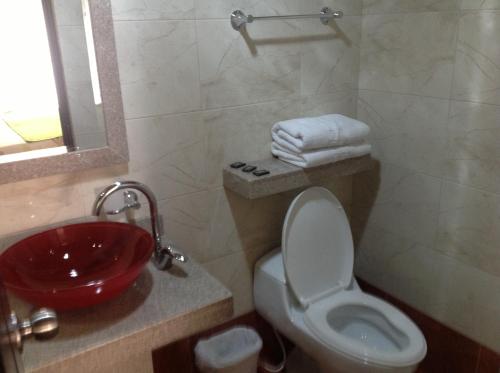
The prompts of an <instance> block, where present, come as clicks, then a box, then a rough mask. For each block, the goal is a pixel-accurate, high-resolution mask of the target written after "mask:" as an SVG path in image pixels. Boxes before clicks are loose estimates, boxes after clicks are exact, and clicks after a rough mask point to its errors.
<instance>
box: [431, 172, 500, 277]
mask: <svg viewBox="0 0 500 373" xmlns="http://www.w3.org/2000/svg"><path fill="white" fill-rule="evenodd" d="M498 226H500V196H498V195H495V194H490V193H485V192H481V191H479V190H476V189H471V188H468V187H465V186H461V185H459V184H454V183H448V182H445V183H444V184H443V191H442V197H441V203H440V211H439V229H438V239H437V242H436V250H438V251H440V252H442V253H443V254H445V255H448V256H451V257H453V258H456V259H458V260H460V261H462V262H463V263H464V264H465V265H467V266H473V267H476V268H478V269H480V270H483V271H485V272H489V273H491V274H492V275H495V276H498V277H500V255H499V254H498V246H499V244H500V232H499V230H498Z"/></svg>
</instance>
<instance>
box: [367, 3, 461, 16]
mask: <svg viewBox="0 0 500 373" xmlns="http://www.w3.org/2000/svg"><path fill="white" fill-rule="evenodd" d="M460 1H461V0H418V1H415V0H363V14H390V13H415V12H435V11H447V10H457V9H458V8H459V3H460ZM465 1H467V0H465Z"/></svg>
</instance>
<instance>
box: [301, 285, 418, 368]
mask: <svg viewBox="0 0 500 373" xmlns="http://www.w3.org/2000/svg"><path fill="white" fill-rule="evenodd" d="M304 322H305V325H306V326H307V327H308V329H309V330H310V331H311V332H312V333H313V334H314V335H315V336H316V337H317V338H318V339H319V340H320V341H322V342H323V343H324V344H326V345H327V346H328V347H329V348H331V349H334V350H336V351H339V352H341V353H343V354H345V355H348V356H350V357H352V358H355V359H358V360H361V361H364V362H369V363H371V364H378V365H384V366H390V367H400V366H408V365H411V364H416V363H418V362H419V361H420V360H422V358H423V357H424V356H425V353H426V350H427V347H426V344H425V339H424V337H423V335H422V333H421V332H420V330H419V329H418V328H417V327H416V326H415V325H414V324H413V322H412V321H411V320H410V319H409V318H408V317H407V316H406V315H404V314H403V313H402V312H401V311H399V310H398V309H397V308H395V307H394V306H392V305H390V304H389V303H387V302H384V301H383V300H381V299H378V298H376V297H374V296H371V295H369V294H365V293H363V292H361V291H343V292H341V293H337V294H335V295H334V296H330V297H327V298H324V299H322V300H320V301H318V302H315V303H313V304H311V305H310V306H309V307H308V309H307V310H306V311H305V315H304Z"/></svg>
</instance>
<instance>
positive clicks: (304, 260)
mask: <svg viewBox="0 0 500 373" xmlns="http://www.w3.org/2000/svg"><path fill="white" fill-rule="evenodd" d="M281 244H282V252H283V262H284V266H285V273H286V277H287V280H288V283H289V285H290V287H291V289H292V291H293V293H294V294H295V296H296V297H297V299H298V300H299V302H300V303H301V304H302V305H303V306H304V307H307V306H308V305H309V304H311V303H313V302H315V301H316V300H318V299H321V298H323V297H325V296H328V295H330V294H333V293H335V292H337V291H340V290H343V289H345V288H346V287H347V286H348V285H349V283H350V281H351V278H352V270H353V263H354V248H353V243H352V235H351V230H350V227H349V221H348V220H347V216H346V214H345V212H344V209H343V207H342V205H341V204H340V202H339V201H338V199H337V198H335V196H334V195H333V194H332V193H331V192H330V191H328V190H327V189H325V188H320V187H313V188H309V189H307V190H305V191H304V192H302V193H300V194H299V195H298V196H297V197H296V198H295V199H294V200H293V202H292V204H291V205H290V207H289V209H288V212H287V214H286V218H285V223H284V225H283V235H282V239H281Z"/></svg>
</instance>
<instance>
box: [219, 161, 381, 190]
mask: <svg viewBox="0 0 500 373" xmlns="http://www.w3.org/2000/svg"><path fill="white" fill-rule="evenodd" d="M248 164H251V165H253V166H257V168H258V169H266V170H269V171H270V172H271V173H270V174H269V175H265V176H260V177H257V176H255V175H253V174H252V173H245V172H242V171H241V170H240V169H234V168H231V167H229V166H227V167H226V168H224V170H223V180H224V187H226V188H227V189H230V190H232V191H233V192H235V193H238V194H239V195H241V196H243V197H245V198H247V199H256V198H261V197H267V196H270V195H273V194H277V193H281V192H286V191H289V190H293V189H297V188H304V187H308V186H311V185H314V184H317V183H318V182H320V181H321V180H324V179H326V178H331V177H335V176H348V175H353V174H356V173H358V172H362V171H365V170H368V169H370V168H372V167H373V160H372V158H371V157H370V156H369V155H365V156H363V157H358V158H352V159H346V160H344V161H341V162H336V163H330V164H326V165H323V166H319V167H314V168H307V169H304V168H301V167H297V166H294V165H292V164H289V163H286V162H283V161H280V160H279V159H277V158H269V159H264V160H261V161H256V162H248Z"/></svg>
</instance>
